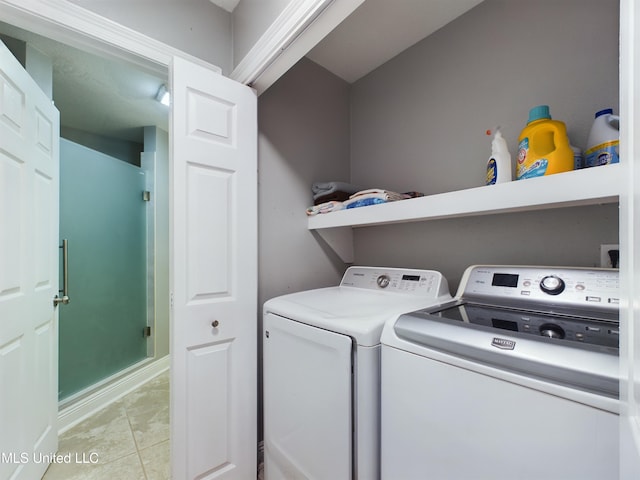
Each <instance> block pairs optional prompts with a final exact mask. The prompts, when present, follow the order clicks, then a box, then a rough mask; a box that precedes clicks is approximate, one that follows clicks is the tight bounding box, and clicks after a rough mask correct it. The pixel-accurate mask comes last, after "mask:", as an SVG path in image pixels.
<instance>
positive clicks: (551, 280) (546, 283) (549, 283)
mask: <svg viewBox="0 0 640 480" xmlns="http://www.w3.org/2000/svg"><path fill="white" fill-rule="evenodd" d="M564 287H565V284H564V280H562V279H561V278H560V277H556V276H555V275H547V276H546V277H544V278H543V279H542V280H540V290H542V291H543V292H544V293H548V294H549V295H559V294H561V293H562V292H563V291H564Z"/></svg>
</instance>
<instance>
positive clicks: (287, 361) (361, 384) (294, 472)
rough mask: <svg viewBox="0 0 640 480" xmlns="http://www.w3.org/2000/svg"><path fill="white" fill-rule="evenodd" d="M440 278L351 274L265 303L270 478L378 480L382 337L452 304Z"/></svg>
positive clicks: (385, 271)
mask: <svg viewBox="0 0 640 480" xmlns="http://www.w3.org/2000/svg"><path fill="white" fill-rule="evenodd" d="M450 298H451V297H450V295H449V288H448V284H447V281H446V279H444V278H443V276H442V275H441V274H440V273H439V272H435V271H430V270H411V269H397V268H378V267H350V268H349V269H348V270H347V271H346V272H345V274H344V277H343V278H342V281H341V282H340V285H339V286H337V287H329V288H321V289H316V290H309V291H304V292H298V293H293V294H289V295H284V296H281V297H277V298H274V299H271V300H269V301H267V302H266V303H265V304H264V323H263V343H264V353H263V370H264V437H265V438H264V440H265V442H264V443H265V478H266V479H267V480H277V479H285V478H286V479H297V478H313V479H320V480H322V479H331V480H340V479H357V478H359V479H366V480H369V479H377V478H379V477H380V335H381V333H382V328H383V325H384V322H385V321H386V320H388V319H390V318H392V317H393V316H394V315H398V314H399V313H402V312H409V311H412V310H415V309H419V308H426V307H428V306H432V305H435V304H438V303H442V302H446V301H448V300H449V299H450Z"/></svg>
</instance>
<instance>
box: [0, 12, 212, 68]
mask: <svg viewBox="0 0 640 480" xmlns="http://www.w3.org/2000/svg"><path fill="white" fill-rule="evenodd" d="M0 18H2V20H3V21H4V22H6V23H11V24H12V25H15V26H17V27H20V28H24V29H26V30H30V31H33V32H34V33H37V34H39V35H43V36H46V37H48V38H51V39H53V40H57V41H59V42H62V43H66V44H68V45H71V46H74V47H77V48H80V49H82V50H85V51H89V52H91V53H95V54H106V55H109V56H112V57H116V58H121V59H123V60H126V61H128V62H131V63H134V64H135V65H137V66H138V67H140V68H143V69H145V70H147V71H150V72H152V73H155V74H162V75H165V76H166V74H167V67H168V66H169V65H170V64H171V60H172V58H173V57H174V56H180V57H183V58H185V59H188V60H189V61H191V62H193V63H198V64H200V65H205V66H207V67H208V68H210V69H212V70H214V71H216V72H218V73H222V70H221V69H220V68H219V67H217V66H214V65H211V64H209V63H207V62H204V61H203V60H201V59H198V58H196V57H193V56H191V55H189V54H187V53H185V52H182V51H180V50H178V49H175V48H173V47H171V46H169V45H166V44H164V43H162V42H159V41H157V40H155V39H152V38H150V37H147V36H146V35H143V34H141V33H140V32H137V31H135V30H132V29H130V28H127V27H125V26H124V25H121V24H119V23H116V22H114V21H112V20H110V19H108V18H105V17H102V16H100V15H98V14H96V13H94V12H91V11H90V10H87V9H85V8H83V7H81V6H78V5H76V4H73V3H71V2H68V1H66V0H0Z"/></svg>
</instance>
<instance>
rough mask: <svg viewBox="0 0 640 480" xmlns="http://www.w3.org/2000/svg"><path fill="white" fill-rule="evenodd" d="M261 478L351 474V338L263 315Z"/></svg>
mask: <svg viewBox="0 0 640 480" xmlns="http://www.w3.org/2000/svg"><path fill="white" fill-rule="evenodd" d="M263 342H264V354H263V369H264V437H265V477H266V478H268V479H269V480H276V479H285V478H286V479H298V478H318V479H320V478H331V479H336V480H338V479H349V478H351V476H352V463H351V462H352V443H353V442H352V405H353V402H352V340H351V338H350V337H348V336H346V335H342V334H338V333H335V332H330V331H327V330H323V329H320V328H316V327H312V326H309V325H305V324H303V323H300V322H296V321H292V320H289V319H286V318H283V317H280V316H278V315H274V314H271V313H267V314H266V315H265V317H264V332H263Z"/></svg>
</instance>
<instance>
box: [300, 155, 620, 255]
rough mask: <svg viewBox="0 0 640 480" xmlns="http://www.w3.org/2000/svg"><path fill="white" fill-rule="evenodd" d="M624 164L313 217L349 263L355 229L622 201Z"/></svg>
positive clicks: (317, 227)
mask: <svg viewBox="0 0 640 480" xmlns="http://www.w3.org/2000/svg"><path fill="white" fill-rule="evenodd" d="M622 172H623V170H622V167H621V166H620V165H619V164H615V165H604V166H600V167H594V168H586V169H583V170H575V171H572V172H566V173H558V174H555V175H549V176H546V177H538V178H531V179H527V180H519V181H513V182H508V183H502V184H499V185H491V186H482V187H476V188H470V189H467V190H458V191H455V192H447V193H441V194H437V195H429V196H425V197H420V198H412V199H409V200H401V201H398V202H390V203H385V204H380V205H371V206H367V207H360V208H354V209H350V210H340V211H337V212H331V213H325V214H320V215H315V216H313V217H309V226H308V228H309V230H318V232H319V233H320V235H321V236H322V237H323V238H324V239H325V241H327V243H329V245H330V246H331V247H332V248H333V249H334V250H335V251H336V252H337V253H338V254H339V255H340V256H341V257H342V259H343V260H344V261H346V262H351V261H352V260H353V242H352V240H351V232H350V230H351V228H348V229H345V228H338V227H365V226H372V225H388V224H393V223H403V222H422V221H428V220H436V219H443V218H458V217H468V216H473V215H488V214H494V213H509V212H522V211H528V210H545V209H551V208H561V207H575V206H581V205H598V204H605V203H617V202H618V199H619V194H620V191H621V185H622V184H623V174H622Z"/></svg>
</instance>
